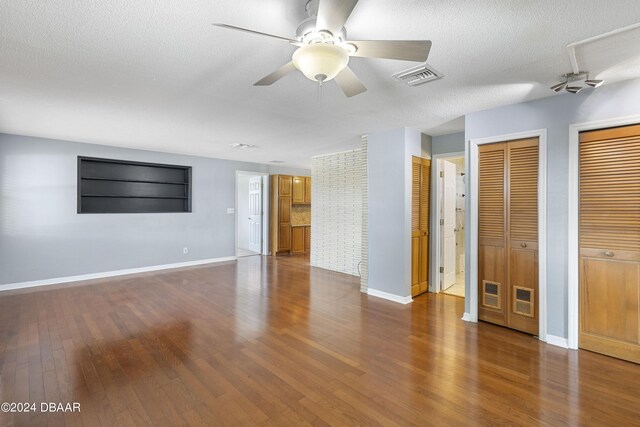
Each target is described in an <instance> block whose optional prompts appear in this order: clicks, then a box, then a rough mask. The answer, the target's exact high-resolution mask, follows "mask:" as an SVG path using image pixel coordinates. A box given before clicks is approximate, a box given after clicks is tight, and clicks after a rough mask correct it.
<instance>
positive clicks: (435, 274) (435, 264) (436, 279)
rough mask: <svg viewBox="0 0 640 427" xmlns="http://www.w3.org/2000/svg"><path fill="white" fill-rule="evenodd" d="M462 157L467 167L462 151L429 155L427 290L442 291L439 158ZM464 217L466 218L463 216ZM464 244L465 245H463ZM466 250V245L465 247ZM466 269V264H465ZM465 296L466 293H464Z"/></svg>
mask: <svg viewBox="0 0 640 427" xmlns="http://www.w3.org/2000/svg"><path fill="white" fill-rule="evenodd" d="M460 157H463V158H464V160H465V165H464V166H465V169H466V167H467V163H466V161H467V158H466V156H465V152H464V151H456V152H453V153H442V154H434V155H432V156H431V194H432V196H431V197H432V199H431V206H433V207H434V210H435V212H434V214H433V215H432V216H431V219H432V221H431V224H433V229H432V230H431V231H430V233H431V239H432V240H431V243H430V244H429V246H430V249H429V250H430V251H431V253H432V254H433V256H432V257H431V266H430V267H429V268H430V269H431V279H430V283H429V292H435V293H437V292H441V291H442V277H441V276H440V261H441V256H440V243H441V242H440V239H441V237H442V236H441V234H442V233H441V230H440V219H441V215H440V209H441V208H442V206H441V203H440V193H441V192H440V186H439V185H438V183H439V180H440V171H441V170H442V169H441V168H440V160H447V159H454V158H455V159H457V158H460ZM434 162H435V164H436V167H435V168H434V167H433V163H434ZM465 219H466V218H465ZM465 227H466V224H465ZM465 246H466V245H465ZM465 250H466V247H465ZM465 269H466V266H465ZM465 298H466V295H465Z"/></svg>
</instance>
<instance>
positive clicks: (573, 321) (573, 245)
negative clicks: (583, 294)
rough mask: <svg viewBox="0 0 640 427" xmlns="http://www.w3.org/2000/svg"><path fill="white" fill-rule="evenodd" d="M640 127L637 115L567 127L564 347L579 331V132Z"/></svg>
mask: <svg viewBox="0 0 640 427" xmlns="http://www.w3.org/2000/svg"><path fill="white" fill-rule="evenodd" d="M635 124H640V115H633V116H624V117H616V118H611V119H605V120H594V121H590V122H583V123H576V124H572V125H570V126H569V216H568V220H569V226H568V227H567V230H568V246H569V247H568V252H569V259H568V268H569V272H568V273H569V274H568V288H567V347H568V348H571V349H574V350H577V349H578V332H579V330H580V307H579V306H580V302H579V290H580V271H579V257H580V246H579V238H580V227H579V225H578V221H579V220H580V184H579V179H580V150H579V149H580V132H584V131H589V130H596V129H605V128H611V127H619V126H628V125H635Z"/></svg>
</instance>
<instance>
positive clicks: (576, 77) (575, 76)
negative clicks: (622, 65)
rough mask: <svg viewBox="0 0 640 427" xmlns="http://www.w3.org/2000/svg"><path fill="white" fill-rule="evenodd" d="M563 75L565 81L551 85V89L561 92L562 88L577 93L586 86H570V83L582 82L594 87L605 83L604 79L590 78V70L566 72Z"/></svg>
mask: <svg viewBox="0 0 640 427" xmlns="http://www.w3.org/2000/svg"><path fill="white" fill-rule="evenodd" d="M561 77H562V78H563V79H564V81H563V82H560V83H558V84H555V85H553V86H551V87H550V88H549V89H551V90H552V91H554V92H560V91H561V90H562V89H564V90H566V91H567V92H569V93H573V94H576V93H579V92H580V91H581V90H582V89H584V88H585V87H584V86H574V85H571V86H570V85H569V84H570V83H576V82H582V83H584V84H585V85H587V86H590V87H592V88H597V87H600V86H601V85H602V84H603V83H604V80H595V79H593V80H592V79H590V78H589V72H588V71H578V72H577V73H566V74H563V75H562V76H561Z"/></svg>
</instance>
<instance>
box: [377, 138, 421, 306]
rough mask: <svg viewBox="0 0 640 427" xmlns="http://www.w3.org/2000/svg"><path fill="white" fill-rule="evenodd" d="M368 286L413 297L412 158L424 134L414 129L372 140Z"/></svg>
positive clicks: (418, 148)
mask: <svg viewBox="0 0 640 427" xmlns="http://www.w3.org/2000/svg"><path fill="white" fill-rule="evenodd" d="M368 140H369V142H368V168H369V171H368V175H369V185H368V197H369V218H368V219H369V225H368V228H369V230H368V237H369V241H368V247H369V277H368V285H369V286H368V287H369V289H372V290H378V291H382V292H386V293H389V294H393V295H396V296H400V297H407V296H410V295H411V156H420V155H421V154H422V135H421V133H420V132H419V131H417V130H415V129H410V128H401V129H394V130H390V131H386V132H379V133H374V134H370V135H369V136H368Z"/></svg>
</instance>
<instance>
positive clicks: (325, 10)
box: [316, 0, 358, 34]
mask: <svg viewBox="0 0 640 427" xmlns="http://www.w3.org/2000/svg"><path fill="white" fill-rule="evenodd" d="M356 4H358V0H320V5H319V6H318V19H317V20H316V31H320V30H328V31H331V33H333V34H338V33H339V32H340V30H342V27H344V24H345V23H346V22H347V19H349V16H350V15H351V12H353V8H354V7H356Z"/></svg>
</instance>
